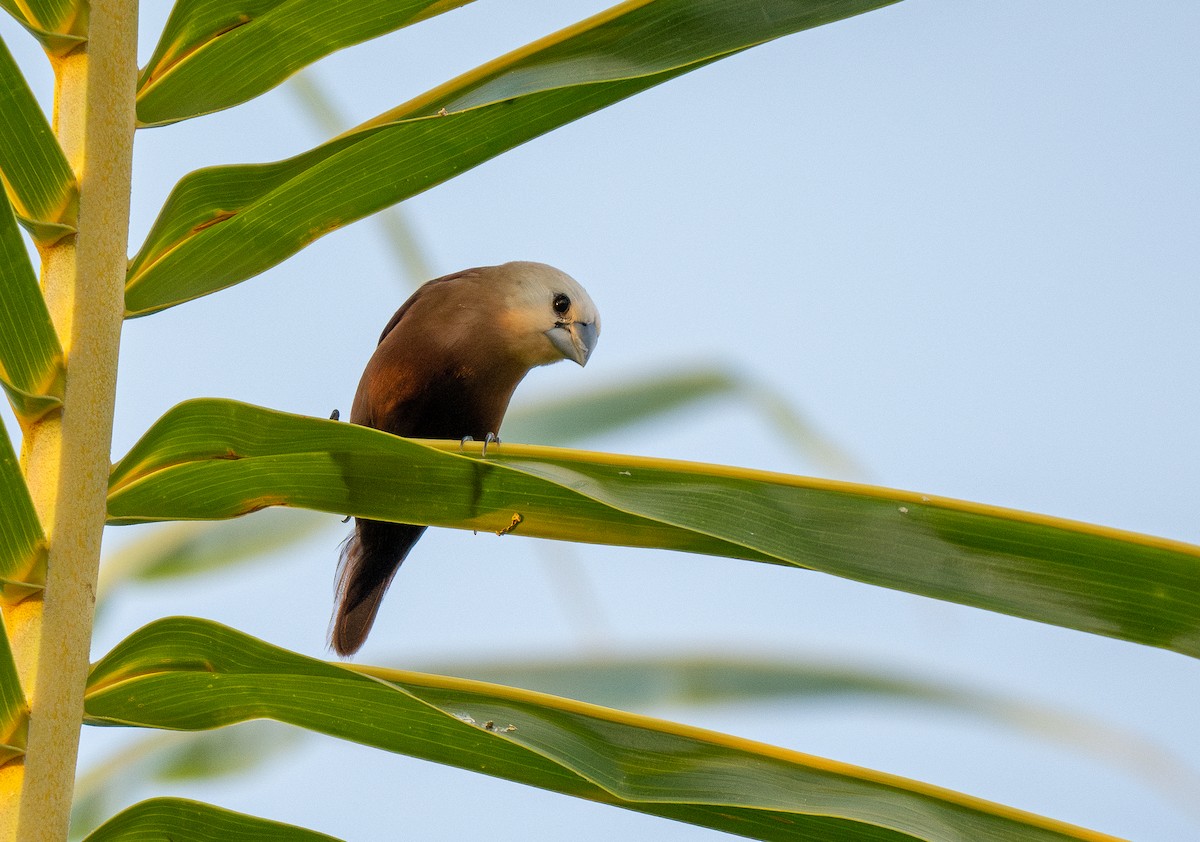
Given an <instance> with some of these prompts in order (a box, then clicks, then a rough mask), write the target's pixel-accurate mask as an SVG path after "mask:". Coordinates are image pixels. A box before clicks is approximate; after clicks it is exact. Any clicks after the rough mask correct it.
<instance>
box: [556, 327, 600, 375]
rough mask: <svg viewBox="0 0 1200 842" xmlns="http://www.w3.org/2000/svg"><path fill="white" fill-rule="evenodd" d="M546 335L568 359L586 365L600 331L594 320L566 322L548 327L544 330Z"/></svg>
mask: <svg viewBox="0 0 1200 842" xmlns="http://www.w3.org/2000/svg"><path fill="white" fill-rule="evenodd" d="M546 337H547V338H548V339H549V340H550V342H551V343H552V344H553V345H554V347H555V348H557V349H558V351H559V353H560V354H562V355H563V356H564V357H566V358H567V359H568V360H574V361H575V362H577V363H579V364H580V365H587V361H588V357H590V356H591V355H592V349H593V348H595V347H596V340H597V339H598V338H599V337H600V331H598V330H597V329H596V325H595V323H594V322H568V323H565V324H560V325H556V326H554V327H552V328H550V330H548V331H546Z"/></svg>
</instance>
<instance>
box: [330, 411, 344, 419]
mask: <svg viewBox="0 0 1200 842" xmlns="http://www.w3.org/2000/svg"><path fill="white" fill-rule="evenodd" d="M329 420H330V421H340V420H342V413H340V412H338V411H337V410H336V409H335V410H334V411H333V412H331V413H329Z"/></svg>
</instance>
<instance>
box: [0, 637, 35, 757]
mask: <svg viewBox="0 0 1200 842" xmlns="http://www.w3.org/2000/svg"><path fill="white" fill-rule="evenodd" d="M28 725H29V705H28V703H27V702H26V701H25V693H24V692H23V691H22V690H21V679H20V677H19V676H18V675H17V664H16V661H14V660H13V653H12V646H10V645H9V642H8V630H7V629H6V628H5V627H4V615H3V614H0V766H3V765H4V764H5V763H7V762H8V761H9V760H11V759H12V758H14V757H19V756H20V755H21V754H23V753H24V751H25V736H26V731H27V728H28Z"/></svg>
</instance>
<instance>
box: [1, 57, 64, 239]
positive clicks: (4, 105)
mask: <svg viewBox="0 0 1200 842" xmlns="http://www.w3.org/2000/svg"><path fill="white" fill-rule="evenodd" d="M0 175H3V179H0V180H2V181H3V183H4V187H5V188H6V189H7V192H8V194H9V197H10V199H11V201H12V203H13V208H14V209H15V211H16V214H17V215H18V216H19V217H21V218H22V219H23V220H25V222H26V225H27V226H28V227H29V230H30V231H31V232H32V233H33V235H34V237H35V238H36V239H37V240H38V242H39V243H40V244H42V245H49V244H51V243H53V242H55V241H56V240H58V239H60V238H62V237H64V236H66V235H67V234H71V233H73V232H74V230H75V216H76V213H77V212H78V209H79V208H78V194H77V190H76V187H75V175H74V173H72V172H71V167H70V165H69V164H68V163H67V159H66V157H65V156H64V155H63V151H62V149H61V148H60V147H59V145H58V141H57V140H55V138H54V132H53V131H51V129H50V124H49V123H48V122H47V121H46V115H45V114H43V113H42V110H41V108H40V107H39V106H38V104H37V100H36V99H34V96H33V92H32V91H30V90H29V85H27V84H26V82H25V77H23V76H22V75H21V70H20V68H18V67H17V63H16V62H15V61H14V60H13V57H12V54H11V53H10V52H9V51H8V47H6V46H5V45H4V42H3V41H2V40H0Z"/></svg>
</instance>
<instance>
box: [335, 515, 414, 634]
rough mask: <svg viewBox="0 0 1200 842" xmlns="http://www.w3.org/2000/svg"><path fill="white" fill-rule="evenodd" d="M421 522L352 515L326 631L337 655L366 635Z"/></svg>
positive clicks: (410, 547) (411, 546) (411, 545)
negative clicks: (335, 596) (332, 608)
mask: <svg viewBox="0 0 1200 842" xmlns="http://www.w3.org/2000/svg"><path fill="white" fill-rule="evenodd" d="M424 531H425V527H424V526H412V525H410V524H407V523H388V522H386V521H381V520H363V519H362V518H356V519H355V521H354V532H353V533H352V534H351V535H350V537H349V539H347V541H346V543H345V544H344V545H343V547H342V559H341V562H340V563H339V564H338V577H337V578H338V582H337V610H336V611H335V612H334V615H333V622H332V624H331V627H330V631H329V639H330V643H332V644H333V648H334V649H335V650H336V651H337V653H338V654H339V655H342V656H343V657H344V656H346V655H353V654H354V653H355V652H357V651H358V649H359V647H360V646H362V645H363V641H365V640H366V639H367V634H368V633H369V632H370V631H371V624H372V623H374V622H375V614H376V613H377V612H378V611H379V604H380V603H381V602H382V601H383V595H384V594H385V593H386V592H387V589H388V585H390V584H391V583H392V578H393V577H394V576H395V575H396V571H397V570H399V569H400V564H401V563H402V562H403V561H404V558H405V556H407V555H408V551H409V550H411V549H412V548H413V544H415V543H417V539H418V538H420V537H421V534H422V533H423V532H424Z"/></svg>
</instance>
